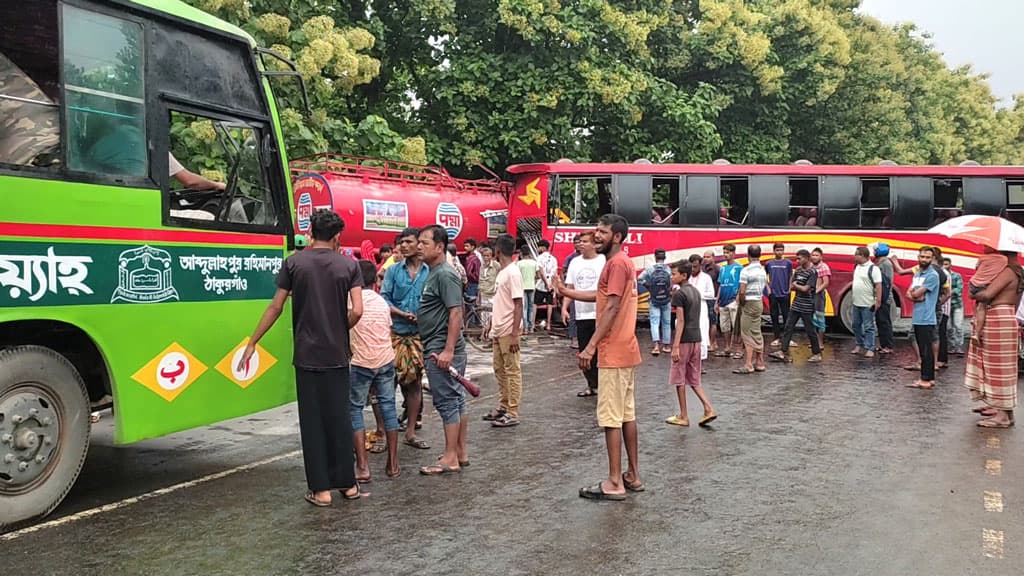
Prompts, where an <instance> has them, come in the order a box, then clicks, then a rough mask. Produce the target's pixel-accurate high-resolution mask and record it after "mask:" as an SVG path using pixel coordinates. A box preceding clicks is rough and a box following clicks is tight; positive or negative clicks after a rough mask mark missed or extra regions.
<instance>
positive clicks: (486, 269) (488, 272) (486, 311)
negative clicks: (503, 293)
mask: <svg viewBox="0 0 1024 576" xmlns="http://www.w3.org/2000/svg"><path fill="white" fill-rule="evenodd" d="M480 256H481V257H482V258H483V259H484V264H483V266H481V267H480V296H479V297H478V298H477V306H479V308H480V324H481V325H482V326H487V324H488V323H489V322H490V320H491V301H492V300H493V299H494V290H495V285H496V283H497V281H498V270H500V269H501V267H500V266H499V265H498V262H497V260H495V259H494V251H493V250H492V249H491V248H490V246H482V247H481V248H480ZM480 339H481V340H483V339H484V336H483V334H481V335H480Z"/></svg>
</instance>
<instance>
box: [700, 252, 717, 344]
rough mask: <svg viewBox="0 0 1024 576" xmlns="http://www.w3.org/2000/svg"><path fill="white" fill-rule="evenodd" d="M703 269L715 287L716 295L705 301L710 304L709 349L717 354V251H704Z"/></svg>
mask: <svg viewBox="0 0 1024 576" xmlns="http://www.w3.org/2000/svg"><path fill="white" fill-rule="evenodd" d="M701 271H703V272H704V273H705V274H707V275H708V277H710V278H711V283H712V284H713V285H714V288H715V292H714V293H715V296H714V297H712V298H711V299H710V300H706V301H705V303H706V304H707V306H708V339H709V340H710V341H711V343H710V345H709V346H708V350H709V351H710V352H711V353H712V354H715V355H717V354H716V353H717V351H718V264H717V263H715V253H714V252H712V251H711V250H706V251H705V252H704V258H703V260H702V261H701Z"/></svg>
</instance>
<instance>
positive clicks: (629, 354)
mask: <svg viewBox="0 0 1024 576" xmlns="http://www.w3.org/2000/svg"><path fill="white" fill-rule="evenodd" d="M628 233H629V224H628V223H627V222H626V219H625V218H623V217H622V216H619V215H618V214H605V215H604V216H601V218H600V219H599V220H598V224H597V230H596V231H595V240H596V241H597V247H598V251H600V252H601V253H602V254H604V255H605V258H606V259H607V261H606V264H605V267H604V270H602V272H601V277H600V278H599V279H598V285H597V292H596V293H594V292H581V291H579V290H568V289H564V294H565V295H566V296H568V297H569V298H572V299H574V300H582V301H587V302H591V301H594V300H596V301H597V327H596V329H595V331H594V337H593V338H592V339H591V341H590V343H589V344H588V345H587V346H586V347H585V348H584V349H583V350H580V353H579V363H580V369H582V370H587V369H589V368H590V364H591V362H593V361H594V356H595V354H596V355H598V356H599V357H600V364H599V365H598V379H599V380H600V384H599V386H598V389H599V393H598V395H597V422H598V425H599V426H601V427H602V428H604V439H605V444H606V447H607V451H608V478H607V479H605V480H602V481H601V482H598V483H597V484H594V485H593V486H587V487H585V488H580V491H579V494H580V497H581V498H589V499H594V500H625V499H626V490H629V491H632V492H641V491H643V490H644V485H643V483H642V482H641V481H640V470H639V462H638V456H639V448H638V445H639V442H638V439H637V425H636V409H635V404H636V402H635V398H634V387H635V378H636V367H637V366H639V365H640V362H641V358H640V345H639V344H638V343H637V340H636V332H635V330H634V328H635V326H636V307H637V292H636V276H635V272H634V268H633V261H632V260H631V259H630V257H629V255H628V254H626V253H625V252H623V251H622V242H623V241H624V240H625V239H626V235H627V234H628ZM623 441H624V442H625V445H626V458H627V460H628V462H629V467H628V468H627V469H626V472H625V473H623V472H622V445H623Z"/></svg>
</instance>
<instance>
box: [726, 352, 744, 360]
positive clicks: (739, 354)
mask: <svg viewBox="0 0 1024 576" xmlns="http://www.w3.org/2000/svg"><path fill="white" fill-rule="evenodd" d="M729 357H730V358H732V359H733V360H742V359H743V353H742V352H733V353H732V354H730V355H729Z"/></svg>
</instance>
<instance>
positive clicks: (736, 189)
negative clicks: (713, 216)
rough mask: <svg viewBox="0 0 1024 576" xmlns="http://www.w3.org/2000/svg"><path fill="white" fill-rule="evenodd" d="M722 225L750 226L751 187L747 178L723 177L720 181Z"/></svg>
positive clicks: (720, 216) (720, 219)
mask: <svg viewBox="0 0 1024 576" xmlns="http://www.w3.org/2000/svg"><path fill="white" fill-rule="evenodd" d="M720 182H721V183H720V187H719V191H720V196H719V198H720V202H721V208H720V209H719V213H718V221H719V225H720V226H750V188H749V186H748V184H747V179H746V178H722V179H721V181H720Z"/></svg>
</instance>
